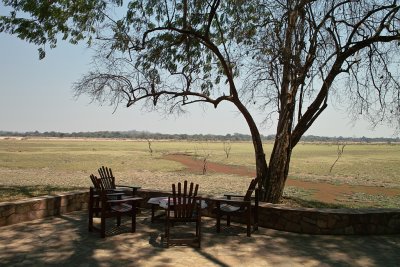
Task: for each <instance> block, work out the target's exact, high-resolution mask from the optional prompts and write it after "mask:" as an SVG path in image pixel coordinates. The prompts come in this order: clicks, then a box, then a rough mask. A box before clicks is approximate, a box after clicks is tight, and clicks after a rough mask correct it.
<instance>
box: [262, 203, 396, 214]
mask: <svg viewBox="0 0 400 267" xmlns="http://www.w3.org/2000/svg"><path fill="white" fill-rule="evenodd" d="M259 206H260V207H266V208H274V209H277V210H287V211H304V212H316V213H332V214H348V215H350V214H377V213H379V214H381V213H393V212H399V213H400V209H394V208H382V209H379V208H360V209H350V208H337V209H331V208H303V207H289V206H285V205H282V204H272V203H265V202H259Z"/></svg>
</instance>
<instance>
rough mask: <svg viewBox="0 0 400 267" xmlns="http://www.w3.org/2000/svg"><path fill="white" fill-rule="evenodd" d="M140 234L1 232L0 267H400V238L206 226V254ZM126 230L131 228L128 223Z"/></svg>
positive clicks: (54, 224) (55, 221) (36, 226)
mask: <svg viewBox="0 0 400 267" xmlns="http://www.w3.org/2000/svg"><path fill="white" fill-rule="evenodd" d="M137 221H138V226H137V232H136V233H129V230H130V229H129V227H128V226H127V225H123V226H122V227H121V228H116V227H114V226H112V225H108V226H107V229H108V230H107V235H108V236H107V237H106V238H105V239H101V238H100V237H99V233H97V232H93V233H89V232H88V231H87V215H86V213H85V212H74V213H70V214H66V215H63V216H58V217H52V218H48V219H42V220H35V221H31V222H27V223H21V224H16V225H11V226H5V227H1V228H0V230H1V231H0V263H1V266H43V265H45V266H52V265H60V266H61V265H64V266H172V265H173V266H191V267H193V266H398V263H399V262H400V255H399V253H398V252H399V251H400V236H399V235H391V236H322V235H320V236H316V235H302V234H294V233H287V232H280V231H275V230H271V229H265V228H260V230H259V231H257V232H255V233H253V235H252V237H246V230H245V227H244V226H243V225H234V226H233V227H230V228H226V227H224V228H223V229H222V233H221V234H216V233H215V226H214V224H215V222H214V220H213V219H212V218H204V220H203V225H202V232H203V238H202V248H201V249H197V248H192V247H186V246H176V247H170V248H165V247H164V245H163V231H164V224H163V222H162V221H158V222H155V223H150V215H149V214H148V213H147V212H143V213H141V214H140V215H138V219H137ZM126 222H127V223H128V221H126Z"/></svg>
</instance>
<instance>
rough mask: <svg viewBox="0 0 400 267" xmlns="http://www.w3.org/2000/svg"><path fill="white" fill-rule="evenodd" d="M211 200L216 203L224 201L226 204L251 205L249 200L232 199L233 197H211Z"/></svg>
mask: <svg viewBox="0 0 400 267" xmlns="http://www.w3.org/2000/svg"><path fill="white" fill-rule="evenodd" d="M211 200H213V201H215V202H216V203H221V202H222V203H226V204H240V205H241V204H250V205H251V201H246V200H233V199H225V198H214V199H211Z"/></svg>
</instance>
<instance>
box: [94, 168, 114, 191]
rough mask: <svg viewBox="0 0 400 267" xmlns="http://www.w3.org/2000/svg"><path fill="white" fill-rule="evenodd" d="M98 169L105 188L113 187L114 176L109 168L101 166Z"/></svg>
mask: <svg viewBox="0 0 400 267" xmlns="http://www.w3.org/2000/svg"><path fill="white" fill-rule="evenodd" d="M98 171H99V175H100V178H101V179H102V182H103V185H104V187H105V188H106V190H109V189H115V177H114V175H113V173H112V170H111V168H108V167H104V166H101V168H100V169H99V170H98Z"/></svg>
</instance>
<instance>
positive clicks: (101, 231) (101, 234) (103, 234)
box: [100, 212, 106, 238]
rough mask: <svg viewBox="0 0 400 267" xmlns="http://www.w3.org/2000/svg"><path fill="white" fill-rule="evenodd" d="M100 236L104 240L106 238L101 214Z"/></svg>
mask: <svg viewBox="0 0 400 267" xmlns="http://www.w3.org/2000/svg"><path fill="white" fill-rule="evenodd" d="M100 236H101V237H102V238H105V237H106V218H105V217H103V212H102V213H101V227H100Z"/></svg>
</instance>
